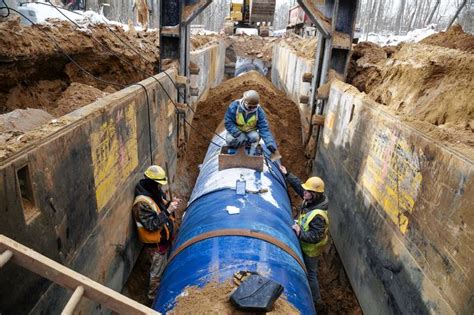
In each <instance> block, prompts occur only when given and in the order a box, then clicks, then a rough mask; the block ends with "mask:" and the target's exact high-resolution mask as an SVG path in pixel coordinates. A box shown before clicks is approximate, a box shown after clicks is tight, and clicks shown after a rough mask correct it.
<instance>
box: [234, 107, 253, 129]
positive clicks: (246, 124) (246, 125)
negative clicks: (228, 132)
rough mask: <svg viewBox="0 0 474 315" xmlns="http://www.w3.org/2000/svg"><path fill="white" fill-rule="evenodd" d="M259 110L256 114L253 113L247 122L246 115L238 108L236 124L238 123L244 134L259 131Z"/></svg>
mask: <svg viewBox="0 0 474 315" xmlns="http://www.w3.org/2000/svg"><path fill="white" fill-rule="evenodd" d="M257 113H258V109H257V110H256V111H255V113H252V115H251V116H250V118H249V119H248V120H247V121H245V118H244V113H243V112H242V111H240V110H239V109H238V108H237V111H236V112H235V122H236V123H237V127H238V128H239V130H240V131H242V132H250V131H254V130H257V121H258V114H257Z"/></svg>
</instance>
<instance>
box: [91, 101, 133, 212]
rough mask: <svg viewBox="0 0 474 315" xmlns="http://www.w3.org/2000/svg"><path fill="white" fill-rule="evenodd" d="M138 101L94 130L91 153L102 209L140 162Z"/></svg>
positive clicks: (97, 192) (120, 110)
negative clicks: (136, 109)
mask: <svg viewBox="0 0 474 315" xmlns="http://www.w3.org/2000/svg"><path fill="white" fill-rule="evenodd" d="M134 108H135V104H134V103H131V104H129V105H128V106H124V107H123V108H120V109H119V110H117V111H114V112H113V114H112V115H111V116H110V117H109V118H108V119H107V120H106V121H104V122H103V123H102V124H101V125H100V127H99V128H98V129H97V130H96V131H94V132H92V134H91V137H90V139H91V140H90V141H91V154H92V161H93V163H94V181H95V190H96V199H97V209H98V211H100V210H101V209H102V208H103V207H104V206H105V205H106V204H107V202H108V201H109V200H110V198H112V196H113V195H114V194H115V192H116V190H117V189H118V188H119V187H120V186H121V184H122V183H123V182H124V181H126V180H127V179H128V176H129V175H130V174H131V173H132V172H133V170H134V169H135V168H136V167H137V165H138V150H137V119H136V114H135V109H134Z"/></svg>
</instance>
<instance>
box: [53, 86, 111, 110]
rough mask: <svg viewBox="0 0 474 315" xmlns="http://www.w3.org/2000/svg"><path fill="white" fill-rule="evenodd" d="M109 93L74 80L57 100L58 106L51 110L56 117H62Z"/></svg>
mask: <svg viewBox="0 0 474 315" xmlns="http://www.w3.org/2000/svg"><path fill="white" fill-rule="evenodd" d="M107 94H109V93H107V92H102V91H101V90H99V89H96V88H95V87H92V86H90V85H86V84H82V83H76V82H74V83H72V84H71V85H70V86H69V87H68V88H67V89H66V90H65V91H64V92H63V94H62V95H61V97H60V98H59V99H58V101H57V102H56V108H54V109H53V110H51V113H52V114H53V115H54V116H56V117H60V116H62V115H65V114H67V113H70V112H72V111H74V110H75V109H78V108H80V107H82V106H85V105H88V104H90V103H92V102H94V101H96V100H97V99H99V98H101V97H104V96H106V95H107Z"/></svg>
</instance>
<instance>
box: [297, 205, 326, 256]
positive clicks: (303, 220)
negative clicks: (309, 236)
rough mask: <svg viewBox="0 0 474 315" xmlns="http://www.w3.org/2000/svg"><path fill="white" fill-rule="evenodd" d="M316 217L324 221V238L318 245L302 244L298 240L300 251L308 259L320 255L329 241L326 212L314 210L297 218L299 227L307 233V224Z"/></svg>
mask: <svg viewBox="0 0 474 315" xmlns="http://www.w3.org/2000/svg"><path fill="white" fill-rule="evenodd" d="M316 216H321V217H322V218H323V219H324V220H325V221H326V228H325V229H324V238H323V239H322V241H320V242H319V243H316V244H313V243H307V242H303V241H301V240H300V243H301V250H303V253H305V255H306V256H309V257H316V256H319V255H321V253H322V252H323V249H324V247H326V245H327V243H328V241H329V234H328V231H329V218H328V212H327V211H325V210H319V209H316V210H312V211H309V212H307V213H305V214H301V215H300V217H299V218H298V224H299V226H300V227H302V228H303V230H304V231H305V232H307V231H308V230H309V223H310V222H311V221H312V220H313V219H314V218H315V217H316Z"/></svg>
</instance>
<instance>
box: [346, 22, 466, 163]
mask: <svg viewBox="0 0 474 315" xmlns="http://www.w3.org/2000/svg"><path fill="white" fill-rule="evenodd" d="M454 48H460V49H454ZM472 51H474V36H473V35H470V34H466V33H464V32H462V30H460V29H459V27H458V26H456V27H454V28H452V29H450V30H449V31H448V32H445V33H439V34H435V35H433V36H431V37H428V38H427V39H425V40H423V41H422V42H421V43H416V44H401V45H399V46H397V47H384V48H382V47H379V46H377V45H376V44H373V43H366V42H363V43H360V44H358V45H357V46H356V47H355V48H354V52H353V55H352V60H351V67H350V69H349V76H348V82H349V83H351V84H353V85H354V86H356V87H357V88H358V89H359V90H360V91H362V92H365V93H367V94H368V95H369V97H370V98H371V99H373V100H375V101H376V102H377V103H379V104H382V105H383V106H384V107H385V108H386V109H387V110H389V111H390V112H392V113H393V114H395V115H397V116H399V117H400V119H402V120H404V121H406V122H408V123H409V124H410V125H412V126H413V127H415V128H416V129H418V130H421V131H423V132H424V133H426V134H428V135H430V136H432V137H433V138H434V139H437V141H440V142H442V143H443V144H445V145H447V146H449V147H452V148H453V149H455V150H457V151H459V152H461V153H463V154H465V155H467V156H468V157H470V158H474V102H473V101H472V100H473V99H474V80H473V79H472V74H473V73H474V54H473V53H472Z"/></svg>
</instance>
